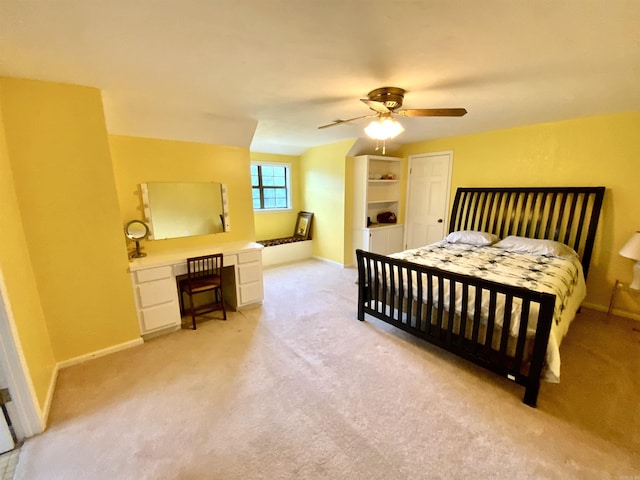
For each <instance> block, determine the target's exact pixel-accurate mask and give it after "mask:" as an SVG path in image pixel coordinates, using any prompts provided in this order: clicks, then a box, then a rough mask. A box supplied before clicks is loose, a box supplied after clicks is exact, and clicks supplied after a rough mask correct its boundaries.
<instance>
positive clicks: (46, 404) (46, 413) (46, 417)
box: [41, 363, 60, 430]
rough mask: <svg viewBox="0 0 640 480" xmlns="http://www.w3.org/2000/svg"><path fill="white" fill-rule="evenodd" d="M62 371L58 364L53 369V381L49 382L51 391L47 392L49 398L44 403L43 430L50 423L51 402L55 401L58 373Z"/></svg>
mask: <svg viewBox="0 0 640 480" xmlns="http://www.w3.org/2000/svg"><path fill="white" fill-rule="evenodd" d="M59 371H60V364H59V363H56V366H55V367H53V374H52V375H51V381H50V382H49V389H48V390H47V398H46V399H45V402H44V408H43V409H42V412H41V414H42V422H43V430H44V429H45V428H46V425H47V424H48V423H49V411H50V410H51V402H52V401H53V394H54V392H55V390H56V384H57V383H58V372H59Z"/></svg>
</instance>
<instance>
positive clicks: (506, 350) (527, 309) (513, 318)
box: [356, 250, 555, 407]
mask: <svg viewBox="0 0 640 480" xmlns="http://www.w3.org/2000/svg"><path fill="white" fill-rule="evenodd" d="M356 258H357V264H358V320H361V321H364V320H365V315H366V314H368V315H371V316H373V317H375V318H378V319H380V320H383V321H385V322H387V323H389V324H391V325H393V326H395V327H397V328H400V329H402V330H404V331H406V332H408V333H410V334H412V335H414V336H416V337H418V338H421V339H423V340H425V341H427V342H429V343H432V344H434V345H437V346H438V347H441V348H443V349H445V350H448V351H450V352H452V353H454V354H456V355H458V356H460V357H463V358H466V359H468V360H470V361H472V362H473V363H475V364H477V365H480V366H482V367H484V368H487V369H489V370H491V371H493V372H495V373H497V374H499V375H501V376H504V377H507V378H508V379H510V380H512V381H514V382H516V383H518V384H520V385H522V386H524V387H525V394H524V400H523V401H524V403H525V404H527V405H529V406H531V407H535V406H536V402H537V398H538V391H539V388H540V376H541V374H542V369H543V366H544V360H545V355H546V350H547V345H548V342H549V335H550V331H551V324H552V321H553V310H554V304H555V295H552V294H549V293H538V292H534V291H531V290H528V289H525V288H521V287H513V286H509V285H503V284H499V283H496V282H492V281H488V280H483V279H481V278H477V277H470V276H466V275H460V274H457V273H452V272H446V271H443V270H439V269H437V268H432V267H427V266H423V265H418V264H415V263H411V262H407V261H404V260H398V259H393V258H390V257H386V256H383V255H378V254H375V253H371V252H365V251H363V250H356ZM498 305H500V306H501V307H498ZM487 306H488V308H487ZM497 312H498V313H497ZM500 312H501V313H500Z"/></svg>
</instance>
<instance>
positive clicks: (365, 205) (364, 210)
mask: <svg viewBox="0 0 640 480" xmlns="http://www.w3.org/2000/svg"><path fill="white" fill-rule="evenodd" d="M401 172H402V159H401V158H397V157H382V156H377V155H361V156H358V157H355V158H354V166H353V178H354V185H353V202H354V205H353V252H354V253H353V255H354V257H353V258H354V262H355V250H356V249H357V248H360V249H363V250H367V251H370V252H375V253H380V254H383V255H386V254H389V253H393V252H398V251H401V250H402V249H403V242H404V226H403V225H401V224H397V223H396V224H389V223H386V224H384V223H378V220H377V217H378V214H380V213H383V212H393V213H394V214H395V215H396V217H397V215H398V210H399V206H400V179H401Z"/></svg>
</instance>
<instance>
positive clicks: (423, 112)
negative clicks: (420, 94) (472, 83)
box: [394, 108, 467, 117]
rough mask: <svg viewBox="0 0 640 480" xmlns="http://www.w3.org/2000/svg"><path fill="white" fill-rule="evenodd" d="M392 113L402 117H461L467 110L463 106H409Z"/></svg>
mask: <svg viewBox="0 0 640 480" xmlns="http://www.w3.org/2000/svg"><path fill="white" fill-rule="evenodd" d="M394 113H397V114H398V115H402V116H403V117H462V116H463V115H465V114H466V113H467V110H466V109H465V108H413V109H411V108H409V109H407V110H399V111H397V112H394Z"/></svg>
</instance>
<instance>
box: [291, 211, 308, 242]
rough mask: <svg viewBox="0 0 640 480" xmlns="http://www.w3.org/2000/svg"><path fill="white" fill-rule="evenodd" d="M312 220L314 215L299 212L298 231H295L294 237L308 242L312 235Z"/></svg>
mask: <svg viewBox="0 0 640 480" xmlns="http://www.w3.org/2000/svg"><path fill="white" fill-rule="evenodd" d="M312 218H313V213H311V212H298V220H297V221H296V229H295V230H294V231H293V236H294V237H296V238H304V239H305V240H308V239H309V234H310V233H311V219H312Z"/></svg>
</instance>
